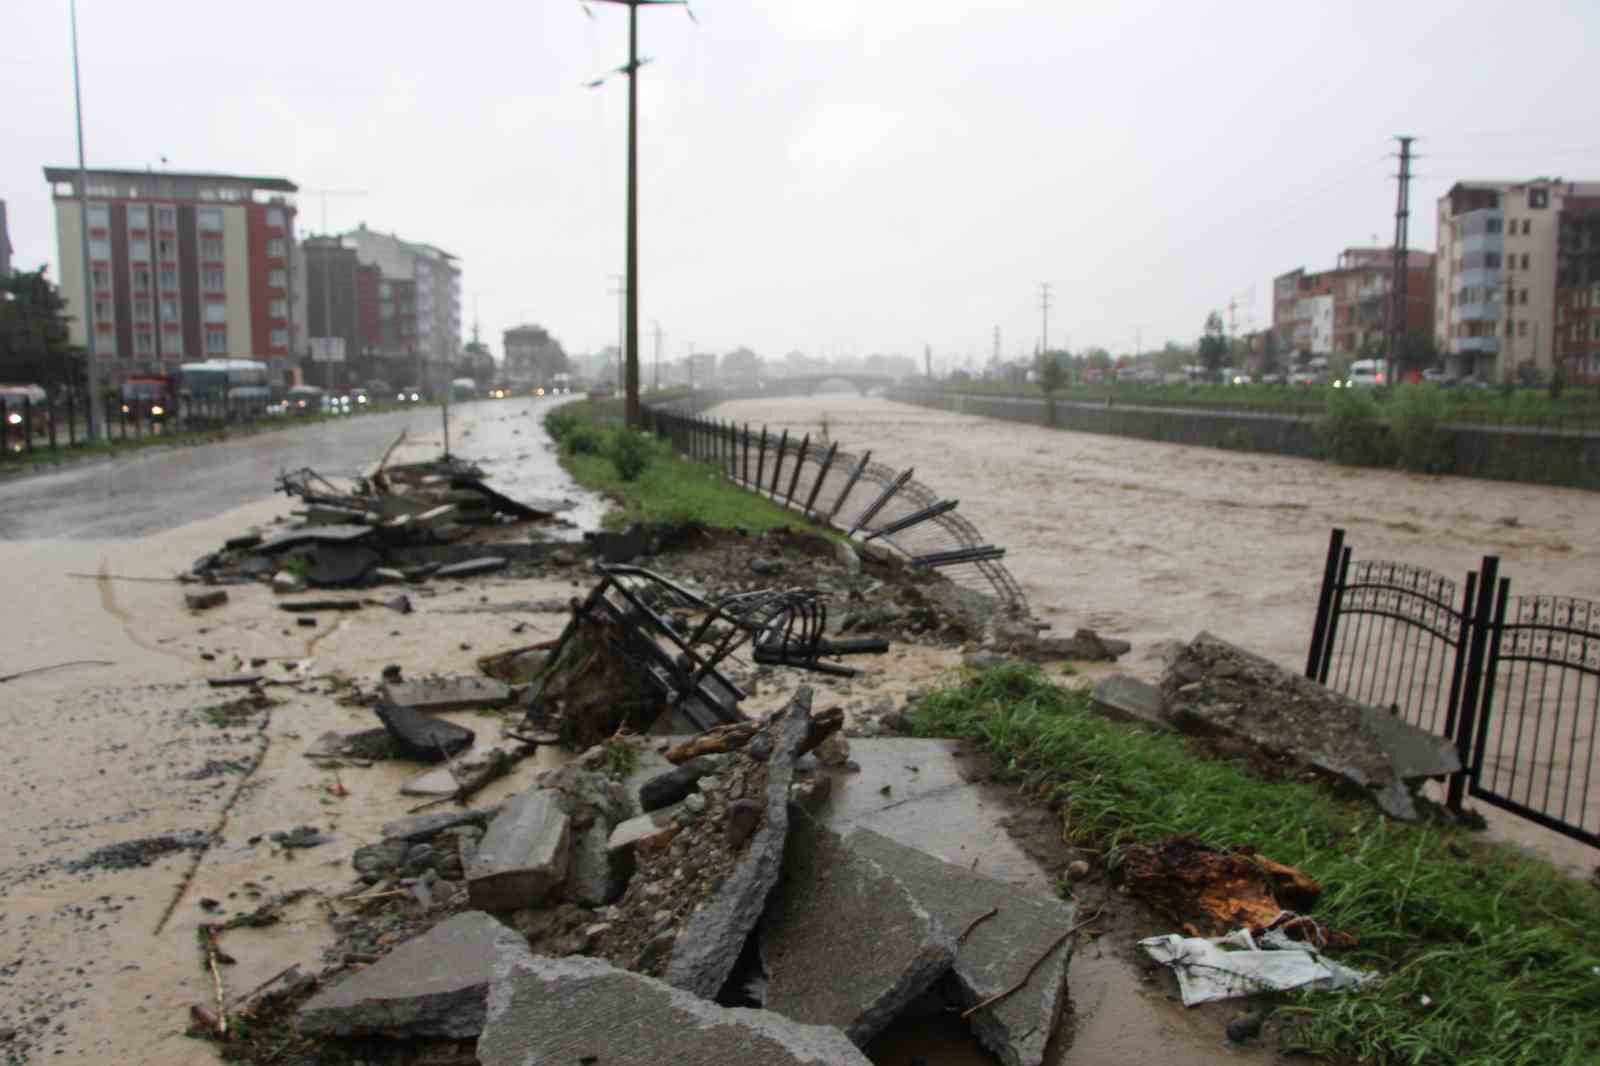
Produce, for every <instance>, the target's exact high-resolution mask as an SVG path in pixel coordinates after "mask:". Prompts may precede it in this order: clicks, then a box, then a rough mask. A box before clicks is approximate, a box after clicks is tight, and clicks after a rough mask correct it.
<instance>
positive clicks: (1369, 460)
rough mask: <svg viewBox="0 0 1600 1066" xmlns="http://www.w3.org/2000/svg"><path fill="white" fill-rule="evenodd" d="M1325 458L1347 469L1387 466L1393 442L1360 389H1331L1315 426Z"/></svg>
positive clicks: (1389, 464)
mask: <svg viewBox="0 0 1600 1066" xmlns="http://www.w3.org/2000/svg"><path fill="white" fill-rule="evenodd" d="M1317 431H1318V432H1319V433H1320V434H1321V436H1322V443H1323V446H1324V447H1325V448H1326V449H1327V454H1328V458H1329V459H1332V460H1333V461H1334V462H1336V463H1345V464H1348V465H1350V466H1391V465H1393V463H1394V442H1393V441H1392V440H1391V439H1390V437H1389V430H1388V427H1387V426H1385V425H1384V424H1383V423H1382V422H1381V421H1380V420H1379V418H1378V405H1377V402H1376V401H1374V400H1373V398H1372V396H1371V395H1369V394H1368V393H1367V391H1366V390H1364V389H1333V390H1331V391H1330V392H1329V393H1328V401H1327V407H1326V409H1325V410H1324V412H1323V415H1322V421H1321V423H1320V424H1319V425H1318V426H1317Z"/></svg>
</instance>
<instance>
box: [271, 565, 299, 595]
mask: <svg viewBox="0 0 1600 1066" xmlns="http://www.w3.org/2000/svg"><path fill="white" fill-rule="evenodd" d="M305 590H306V579H305V578H303V577H301V576H300V575H299V574H294V573H290V572H289V571H288V570H279V571H278V572H277V573H276V574H273V575H272V591H273V592H276V593H277V594H278V595H280V596H292V595H294V594H295V593H297V592H304V591H305Z"/></svg>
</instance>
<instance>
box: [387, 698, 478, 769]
mask: <svg viewBox="0 0 1600 1066" xmlns="http://www.w3.org/2000/svg"><path fill="white" fill-rule="evenodd" d="M374 710H375V711H377V714H378V720H379V721H381V722H382V723H383V726H384V728H385V729H387V730H388V731H389V736H390V737H391V738H393V740H394V743H395V747H396V748H398V749H399V750H400V754H401V755H403V756H405V757H406V758H408V759H416V760H417V761H419V762H443V761H444V760H445V759H446V758H448V757H450V756H452V755H458V754H460V753H461V752H463V751H466V750H467V749H468V748H470V747H472V742H473V741H474V740H475V739H476V738H477V735H476V734H475V733H473V731H472V730H470V729H468V728H466V727H465V726H459V725H456V724H455V723H454V722H447V721H445V720H444V719H443V718H433V717H431V716H429V715H426V714H423V713H422V712H421V711H414V710H412V709H411V708H409V707H393V706H390V705H389V704H387V703H383V702H379V704H378V705H377V706H376V707H375V708H374Z"/></svg>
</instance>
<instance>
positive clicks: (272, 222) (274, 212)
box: [267, 207, 283, 226]
mask: <svg viewBox="0 0 1600 1066" xmlns="http://www.w3.org/2000/svg"><path fill="white" fill-rule="evenodd" d="M267 225H269V226H281V225H283V208H281V207H269V208H267Z"/></svg>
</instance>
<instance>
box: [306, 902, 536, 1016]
mask: <svg viewBox="0 0 1600 1066" xmlns="http://www.w3.org/2000/svg"><path fill="white" fill-rule="evenodd" d="M519 950H520V951H521V952H522V953H523V954H526V953H527V950H528V948H527V945H526V943H525V942H524V941H523V939H522V937H521V936H519V935H518V934H517V933H516V932H514V931H513V930H511V929H508V928H506V927H505V926H503V925H501V924H500V923H499V922H497V921H495V920H494V919H493V918H491V917H489V916H488V915H487V914H484V913H482V912H481V911H467V912H465V913H463V914H458V915H456V916H455V917H453V918H451V919H449V920H448V921H444V922H441V923H439V924H438V925H436V926H434V927H433V928H432V929H430V930H428V931H427V932H426V933H424V934H422V935H421V936H419V937H417V938H416V939H415V940H409V941H407V942H406V943H404V944H401V945H400V946H399V947H397V948H395V949H394V950H393V951H391V952H390V953H389V954H388V955H385V956H384V957H383V958H382V959H380V960H379V961H378V962H376V963H374V964H373V965H371V966H369V967H368V968H367V969H365V970H361V971H359V972H357V973H354V974H351V975H350V976H349V977H347V978H345V979H344V980H343V981H340V982H339V983H338V984H336V985H334V986H332V987H331V988H325V989H323V990H322V991H321V992H318V993H317V994H316V995H315V996H313V997H312V998H311V999H310V1000H309V1001H307V1003H306V1004H305V1006H303V1007H301V1008H300V1010H299V1011H298V1012H297V1013H296V1015H295V1024H296V1025H297V1027H298V1028H299V1030H300V1032H302V1033H304V1034H305V1035H307V1036H337V1037H352V1036H389V1037H401V1038H403V1037H423V1036H428V1037H447V1038H450V1039H456V1040H462V1039H468V1038H471V1037H475V1036H477V1035H478V1034H479V1033H480V1032H481V1031H482V1030H483V1022H484V1012H485V1003H486V1000H487V997H488V992H489V977H490V972H491V970H492V968H493V964H494V961H495V960H496V958H497V957H499V953H500V952H508V953H513V954H514V953H515V952H517V951H519Z"/></svg>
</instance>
